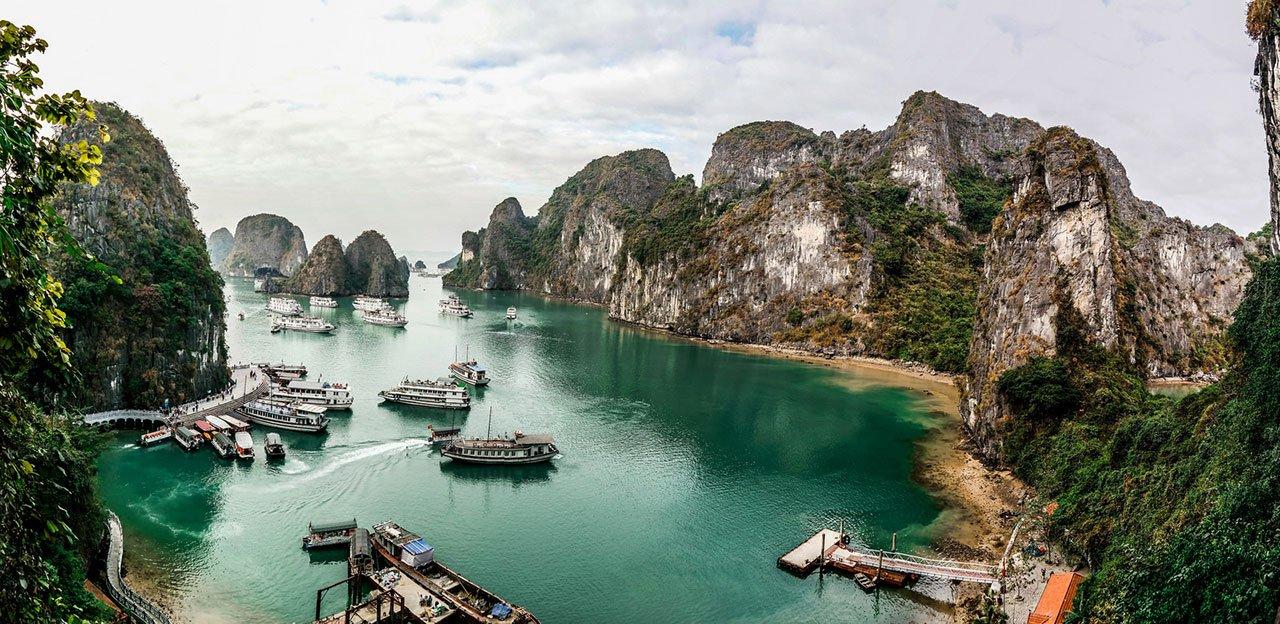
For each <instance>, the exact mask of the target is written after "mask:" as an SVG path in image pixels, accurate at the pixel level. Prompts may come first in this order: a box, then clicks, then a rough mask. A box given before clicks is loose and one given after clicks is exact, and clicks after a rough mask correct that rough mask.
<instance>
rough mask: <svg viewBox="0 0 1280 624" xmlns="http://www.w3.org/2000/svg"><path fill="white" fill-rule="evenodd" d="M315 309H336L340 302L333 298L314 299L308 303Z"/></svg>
mask: <svg viewBox="0 0 1280 624" xmlns="http://www.w3.org/2000/svg"><path fill="white" fill-rule="evenodd" d="M308 303H310V304H311V307H313V308H336V307H338V300H337V299H334V298H333V297H312V298H311V300H310V301H309V302H308Z"/></svg>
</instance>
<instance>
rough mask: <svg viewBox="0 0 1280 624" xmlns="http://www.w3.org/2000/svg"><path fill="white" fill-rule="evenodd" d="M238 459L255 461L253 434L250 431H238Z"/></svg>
mask: <svg viewBox="0 0 1280 624" xmlns="http://www.w3.org/2000/svg"><path fill="white" fill-rule="evenodd" d="M235 440H236V459H243V460H246V461H253V436H251V435H249V432H248V431H237V432H236V438H235Z"/></svg>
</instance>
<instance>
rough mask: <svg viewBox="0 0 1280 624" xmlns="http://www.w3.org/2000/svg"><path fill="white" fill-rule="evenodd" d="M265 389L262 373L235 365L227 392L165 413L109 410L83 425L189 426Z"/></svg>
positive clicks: (228, 408)
mask: <svg viewBox="0 0 1280 624" xmlns="http://www.w3.org/2000/svg"><path fill="white" fill-rule="evenodd" d="M267 387H268V379H267V375H266V374H265V373H263V372H262V369H260V368H258V367H257V366H254V365H251V364H237V365H236V366H233V367H231V385H230V386H228V387H227V389H226V390H223V391H220V392H215V393H213V394H211V395H209V396H207V397H205V398H203V399H200V400H198V401H192V402H190V403H184V404H182V405H179V406H177V407H174V408H171V409H170V410H168V412H167V413H166V412H162V411H160V410H137V409H128V410H109V411H105V412H94V413H92V414H85V415H84V423H85V424H86V425H92V426H95V427H97V426H103V427H115V426H128V427H148V426H152V425H154V426H157V427H158V426H161V425H168V424H173V425H190V424H191V423H193V422H195V421H197V420H199V419H201V418H204V417H205V416H221V415H223V414H227V413H230V412H231V410H234V409H236V408H238V407H240V406H242V405H244V404H245V403H248V402H249V401H252V400H254V399H256V398H258V397H260V396H262V394H263V393H265V392H266V391H267Z"/></svg>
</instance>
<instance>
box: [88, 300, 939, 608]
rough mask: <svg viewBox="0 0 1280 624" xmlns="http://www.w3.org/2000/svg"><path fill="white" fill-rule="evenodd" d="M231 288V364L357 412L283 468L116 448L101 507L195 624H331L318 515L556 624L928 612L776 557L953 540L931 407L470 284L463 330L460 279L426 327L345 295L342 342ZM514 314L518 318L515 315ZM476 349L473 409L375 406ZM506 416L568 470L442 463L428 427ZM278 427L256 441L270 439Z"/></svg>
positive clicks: (338, 319) (304, 443)
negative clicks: (421, 550) (411, 551)
mask: <svg viewBox="0 0 1280 624" xmlns="http://www.w3.org/2000/svg"><path fill="white" fill-rule="evenodd" d="M228 282H229V283H228V286H227V297H228V311H229V314H230V315H231V317H230V318H232V319H233V320H230V321H228V336H227V342H228V345H229V348H230V352H231V354H232V359H233V360H239V361H263V360H273V361H289V362H299V361H301V362H305V363H306V364H307V365H308V366H309V367H310V370H311V373H312V378H318V377H319V376H321V375H323V378H324V379H325V380H331V381H346V382H349V383H350V384H351V388H352V391H353V394H354V396H355V404H354V405H353V409H352V410H351V411H350V412H349V413H348V412H338V413H335V414H333V415H332V419H331V421H330V425H329V431H328V433H327V434H323V435H312V434H305V433H297V432H287V431H286V432H279V433H280V435H281V438H282V439H283V441H284V443H285V446H286V447H287V449H288V455H287V457H286V458H285V459H284V461H283V462H278V463H277V462H271V463H268V462H266V461H258V462H254V463H252V464H242V465H233V464H232V463H230V462H225V461H222V460H219V459H216V458H214V457H213V456H212V455H211V454H210V453H209V452H208V451H207V450H202V451H200V452H196V453H190V454H188V453H183V452H182V451H181V450H179V449H178V448H177V447H176V446H173V445H168V446H159V447H155V448H151V449H139V448H134V447H132V445H130V444H129V443H130V442H132V439H131V438H132V437H133V436H134V435H135V434H132V433H130V434H121V435H120V437H119V438H118V443H117V444H115V445H113V448H111V449H110V450H109V451H108V452H107V453H106V454H105V455H104V457H103V459H102V462H101V489H102V492H103V496H104V498H105V499H106V500H107V503H108V504H109V505H110V506H111V507H112V508H113V509H114V510H115V511H116V512H117V513H119V515H120V517H121V519H122V520H123V522H124V526H125V530H126V533H127V534H128V538H129V539H130V540H131V543H134V544H137V545H138V546H139V548H138V549H137V550H136V552H137V553H145V554H146V557H147V559H146V561H147V562H149V563H148V565H152V564H154V566H155V568H154V569H155V570H156V571H157V573H158V574H160V575H162V576H163V580H162V581H161V582H162V584H163V586H165V587H167V588H169V589H171V590H172V591H173V592H175V593H176V594H177V595H178V596H179V598H180V601H181V602H182V603H183V604H184V606H185V608H186V609H187V611H188V612H189V614H191V615H193V619H196V620H205V619H209V620H217V621H236V622H292V621H309V619H310V618H311V616H313V615H314V613H313V612H312V611H313V609H314V600H315V590H316V589H318V588H320V587H323V586H325V585H328V584H330V583H333V582H335V581H337V580H340V578H341V576H342V569H341V566H340V565H319V564H318V563H320V562H323V561H324V556H323V555H321V556H320V557H321V558H320V559H319V560H317V559H315V558H313V556H312V555H308V554H307V553H306V552H305V551H303V550H302V549H301V548H299V540H300V538H301V537H302V536H303V534H304V533H305V532H306V528H307V523H308V522H310V521H312V520H324V519H329V518H337V517H348V518H349V517H355V518H356V519H357V520H358V521H359V522H360V523H361V524H362V525H363V526H370V525H372V524H373V523H375V522H379V521H382V520H388V519H393V520H396V521H398V522H400V523H401V524H403V525H404V526H406V527H408V528H410V529H412V530H414V531H417V532H419V533H421V534H422V535H423V536H424V537H425V538H426V539H427V541H428V542H430V543H431V544H432V545H433V546H434V547H435V548H436V556H437V557H439V558H440V559H441V560H443V561H445V562H446V563H448V564H450V565H452V566H455V567H456V568H457V569H458V570H459V571H461V572H462V573H463V574H465V575H466V576H467V577H469V578H471V579H473V580H475V581H477V582H479V583H482V584H483V585H485V586H487V587H489V588H490V589H492V590H493V591H495V592H497V593H499V594H500V595H503V596H505V597H507V598H509V599H511V600H513V601H515V602H517V603H519V604H523V605H525V606H527V607H529V608H530V609H532V610H533V611H534V613H536V614H537V615H538V616H539V617H540V618H541V619H542V621H544V622H547V623H549V624H554V623H556V622H568V623H571V622H604V623H608V622H702V621H710V620H716V621H730V622H760V621H824V622H840V621H846V622H867V621H870V622H898V621H902V620H904V619H906V618H907V617H908V614H912V613H916V612H918V611H920V610H922V609H924V610H929V609H930V608H931V605H930V603H928V602H927V601H921V600H920V599H919V598H918V597H908V596H906V595H904V594H901V593H893V592H882V593H880V594H878V595H871V596H869V595H865V594H863V593H862V592H861V590H859V589H857V588H856V586H854V584H853V583H850V582H847V581H846V580H845V579H833V578H827V579H825V580H823V581H822V583H823V585H822V587H821V591H818V587H819V585H818V583H819V579H818V577H816V576H814V577H810V578H809V579H805V580H798V579H795V578H793V577H791V576H789V575H787V574H786V573H784V572H781V571H779V570H777V569H776V567H775V566H774V560H775V559H776V558H777V557H778V555H780V554H781V553H783V552H784V551H786V550H788V549H790V548H791V547H792V546H794V545H795V544H796V543H798V542H799V541H801V540H802V539H803V538H804V537H807V536H808V535H809V534H810V533H811V532H812V531H813V530H814V529H816V528H817V527H819V526H821V525H824V524H825V525H828V526H835V524H836V523H837V522H839V521H841V520H843V521H845V526H846V528H847V529H848V530H849V531H850V532H851V533H852V535H853V537H854V539H855V540H856V541H859V542H862V543H870V544H877V545H883V544H886V543H887V542H888V540H889V538H890V536H891V535H892V534H893V533H894V532H898V534H899V545H900V546H901V547H903V548H915V547H917V546H919V545H921V544H923V543H925V541H927V540H928V539H929V538H930V535H928V529H927V528H926V527H929V526H931V525H932V523H933V521H934V520H936V519H937V517H938V513H939V512H938V508H937V506H936V504H935V503H934V501H933V500H931V499H930V498H929V496H928V495H927V494H926V493H925V492H924V491H922V490H921V489H920V488H919V487H917V486H915V485H914V484H913V483H911V481H910V478H909V477H910V473H911V455H912V451H913V445H914V444H915V442H916V441H917V440H918V439H919V438H920V436H921V435H922V434H923V432H924V431H925V430H926V427H928V426H930V425H931V424H932V420H931V417H930V416H928V411H929V408H928V406H929V405H930V404H929V403H928V401H927V400H926V398H925V397H921V396H920V395H918V394H916V393H914V392H910V391H907V390H902V389H895V388H890V387H886V386H884V385H882V384H871V385H868V384H864V383H852V382H849V377H848V373H844V372H841V371H837V370H833V369H830V368H826V367H822V366H814V365H808V364H803V363H797V362H791V361H782V360H776V359H766V358H761V357H757V356H754V355H749V354H744V353H736V352H730V351H724V350H717V349H712V348H708V347H706V346H703V345H699V344H694V343H691V342H689V341H685V340H678V339H669V338H666V337H664V336H662V335H660V334H656V333H653V332H646V331H640V330H636V329H634V328H630V327H626V326H623V325H619V324H617V323H613V322H610V321H609V320H608V319H607V318H606V316H605V313H604V312H603V311H602V310H600V309H597V308H592V307H583V306H574V305H569V304H565V303H563V302H558V301H553V300H547V299H543V298H539V297H533V296H529V295H525V294H520V293H478V292H460V293H459V296H460V297H462V298H463V300H464V301H465V302H466V303H467V304H469V305H470V306H471V307H472V308H473V309H474V310H476V317H475V318H473V319H459V318H455V317H448V316H443V315H440V314H439V313H438V312H437V309H436V301H437V300H438V299H440V298H441V296H442V293H441V290H440V283H439V280H437V279H427V278H421V277H416V276H415V277H414V278H412V281H411V290H412V297H411V298H410V299H409V300H408V301H406V302H403V303H401V304H398V306H399V307H400V308H401V309H402V311H403V312H404V313H405V314H406V316H407V317H408V318H409V326H408V327H407V328H406V329H405V330H404V331H395V330H391V329H389V328H385V327H379V326H373V325H369V324H366V323H363V322H361V321H360V319H359V317H358V315H356V314H355V312H354V311H353V310H352V308H351V303H350V300H345V301H343V302H342V303H341V306H340V307H339V308H337V309H333V310H323V311H322V313H323V314H324V315H325V316H326V318H328V319H330V320H331V322H333V323H334V324H335V325H337V330H336V332H335V333H334V335H333V336H331V337H322V336H312V335H306V334H299V333H291V332H287V333H283V334H274V335H273V334H270V333H269V332H268V327H267V316H266V314H265V313H264V311H263V306H264V305H265V302H266V298H265V297H264V296H263V295H260V294H257V293H254V292H252V285H251V283H250V282H249V281H246V280H238V279H229V280H228ZM303 305H304V306H305V305H306V300H305V298H303ZM507 306H515V307H517V308H518V309H519V310H520V319H519V320H518V321H516V322H514V323H508V322H506V321H505V320H504V319H503V318H502V317H503V315H504V314H505V311H506V308H507ZM241 311H243V312H245V316H246V318H245V320H244V321H238V320H234V315H235V314H236V313H237V312H241ZM455 349H456V350H457V351H458V352H459V353H463V352H465V351H466V350H468V349H469V350H470V353H471V355H472V356H473V357H475V358H476V359H477V360H479V361H480V362H481V363H482V364H484V365H486V366H487V367H488V369H489V370H490V371H491V374H492V376H493V378H494V381H493V383H492V385H491V386H490V387H489V388H487V389H485V390H483V391H481V392H477V393H475V398H474V401H473V407H472V412H471V413H470V414H467V413H465V412H442V411H439V410H430V409H421V408H414V407H411V406H401V405H395V404H390V405H388V404H382V403H381V401H380V400H379V398H378V396H377V393H378V391H379V390H383V389H386V388H388V387H391V386H393V385H395V384H396V383H397V382H399V381H400V380H401V379H403V378H404V377H406V376H408V377H415V378H435V377H439V376H441V375H445V374H447V366H448V364H449V362H450V361H452V358H453V354H454V352H455ZM855 381H856V380H855ZM490 409H492V410H493V431H494V433H495V434H497V433H500V432H510V431H513V430H515V429H517V428H518V429H522V430H524V431H526V432H530V433H540V432H547V433H551V434H553V435H554V436H555V437H556V440H557V446H559V448H560V449H561V452H562V453H563V454H564V455H563V457H562V458H561V459H559V460H557V461H556V462H555V463H554V464H547V465H532V466H470V465H455V464H453V462H451V461H448V460H445V459H442V458H441V457H440V455H439V453H437V452H433V451H432V449H431V448H430V445H429V444H428V443H427V440H426V438H427V429H426V427H427V425H428V424H434V425H437V426H448V425H459V426H461V427H462V428H463V434H464V435H467V436H478V435H483V434H484V433H485V430H486V427H487V426H488V414H489V410H490ZM264 433H265V431H264V430H262V429H255V431H254V437H255V440H256V441H257V445H258V446H261V440H262V436H263V435H264ZM339 555H340V553H339ZM339 560H340V559H339ZM923 589H924V591H925V592H926V593H929V592H933V593H935V594H937V596H935V597H945V596H946V595H948V593H949V591H950V590H949V588H948V587H947V586H945V585H943V586H940V587H936V588H933V587H930V586H929V585H928V584H927V583H926V584H924V587H923ZM326 604H327V603H326Z"/></svg>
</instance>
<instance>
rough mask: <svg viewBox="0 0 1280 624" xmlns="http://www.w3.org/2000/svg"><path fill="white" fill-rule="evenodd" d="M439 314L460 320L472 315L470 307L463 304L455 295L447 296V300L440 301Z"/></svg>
mask: <svg viewBox="0 0 1280 624" xmlns="http://www.w3.org/2000/svg"><path fill="white" fill-rule="evenodd" d="M440 312H442V313H444V314H450V315H453V316H460V317H462V318H470V317H471V315H472V312H471V307H470V306H468V305H467V304H465V303H463V302H462V300H461V299H459V298H458V296H457V295H449V297H448V298H446V299H441V300H440Z"/></svg>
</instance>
